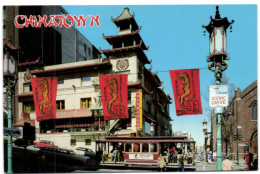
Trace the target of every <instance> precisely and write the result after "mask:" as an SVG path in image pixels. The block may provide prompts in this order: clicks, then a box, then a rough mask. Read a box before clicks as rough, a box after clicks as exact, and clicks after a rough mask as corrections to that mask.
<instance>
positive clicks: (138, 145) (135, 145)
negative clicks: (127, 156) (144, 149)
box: [134, 143, 140, 152]
mask: <svg viewBox="0 0 260 174" xmlns="http://www.w3.org/2000/svg"><path fill="white" fill-rule="evenodd" d="M134 152H140V144H139V143H134Z"/></svg>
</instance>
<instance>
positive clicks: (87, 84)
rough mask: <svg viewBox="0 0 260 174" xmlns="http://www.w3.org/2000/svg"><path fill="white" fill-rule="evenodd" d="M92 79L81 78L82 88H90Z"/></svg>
mask: <svg viewBox="0 0 260 174" xmlns="http://www.w3.org/2000/svg"><path fill="white" fill-rule="evenodd" d="M90 80H91V78H90V77H87V76H86V77H81V86H89V85H90Z"/></svg>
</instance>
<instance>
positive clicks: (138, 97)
mask: <svg viewBox="0 0 260 174" xmlns="http://www.w3.org/2000/svg"><path fill="white" fill-rule="evenodd" d="M142 109H143V103H142V90H141V89H139V90H137V91H136V131H142V130H143V112H142V111H143V110H142Z"/></svg>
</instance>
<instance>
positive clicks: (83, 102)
mask: <svg viewBox="0 0 260 174" xmlns="http://www.w3.org/2000/svg"><path fill="white" fill-rule="evenodd" d="M81 108H91V98H82V99H81Z"/></svg>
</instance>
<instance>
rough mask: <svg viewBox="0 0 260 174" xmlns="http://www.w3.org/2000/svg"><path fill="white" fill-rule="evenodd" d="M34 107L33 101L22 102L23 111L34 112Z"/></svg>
mask: <svg viewBox="0 0 260 174" xmlns="http://www.w3.org/2000/svg"><path fill="white" fill-rule="evenodd" d="M34 111H35V108H34V103H33V102H32V103H24V104H23V112H25V113H31V112H34Z"/></svg>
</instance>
